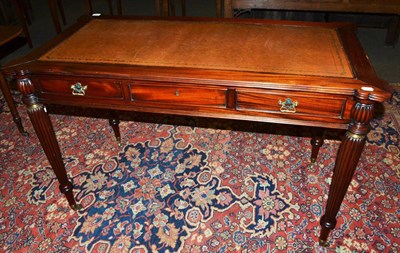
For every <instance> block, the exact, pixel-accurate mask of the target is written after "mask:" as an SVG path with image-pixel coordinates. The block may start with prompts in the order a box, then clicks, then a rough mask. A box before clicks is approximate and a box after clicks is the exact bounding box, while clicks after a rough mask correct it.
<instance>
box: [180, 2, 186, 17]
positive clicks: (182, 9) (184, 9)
mask: <svg viewBox="0 0 400 253" xmlns="http://www.w3.org/2000/svg"><path fill="white" fill-rule="evenodd" d="M181 13H182V16H183V17H184V16H186V0H181Z"/></svg>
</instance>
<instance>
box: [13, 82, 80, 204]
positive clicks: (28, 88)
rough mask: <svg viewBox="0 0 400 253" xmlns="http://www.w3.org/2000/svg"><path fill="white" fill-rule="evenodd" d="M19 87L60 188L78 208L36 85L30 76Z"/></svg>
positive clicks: (18, 84) (18, 83)
mask: <svg viewBox="0 0 400 253" xmlns="http://www.w3.org/2000/svg"><path fill="white" fill-rule="evenodd" d="M17 87H18V89H19V91H20V92H21V93H22V95H23V101H24V103H25V105H26V106H27V108H28V115H29V118H30V120H31V122H32V126H33V128H34V129H35V132H36V135H37V137H38V138H39V141H40V144H41V145H42V148H43V150H44V152H45V154H46V156H47V159H48V160H49V162H50V165H51V167H52V168H53V171H54V173H55V174H56V176H57V179H58V182H59V183H60V190H61V192H62V193H64V194H65V196H66V197H67V200H68V203H69V205H70V206H71V208H72V209H74V210H77V209H80V208H81V207H82V206H81V205H77V204H76V202H75V199H74V195H73V192H72V189H73V185H72V182H71V181H70V180H69V179H68V176H67V173H66V171H65V167H64V162H63V160H62V157H61V151H60V147H59V145H58V142H57V139H56V135H55V133H54V130H53V126H52V124H51V121H50V117H49V115H48V114H47V111H46V107H45V106H44V105H43V104H41V103H39V101H38V98H37V97H36V96H35V95H34V93H33V92H34V87H33V84H32V83H31V81H30V79H28V78H19V79H17Z"/></svg>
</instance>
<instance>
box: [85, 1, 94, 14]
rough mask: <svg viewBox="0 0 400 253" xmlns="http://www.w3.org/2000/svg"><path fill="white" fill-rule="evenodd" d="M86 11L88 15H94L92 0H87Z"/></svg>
mask: <svg viewBox="0 0 400 253" xmlns="http://www.w3.org/2000/svg"><path fill="white" fill-rule="evenodd" d="M86 13H87V14H88V15H92V14H93V5H92V0H86Z"/></svg>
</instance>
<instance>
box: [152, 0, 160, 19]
mask: <svg viewBox="0 0 400 253" xmlns="http://www.w3.org/2000/svg"><path fill="white" fill-rule="evenodd" d="M154 5H155V6H156V14H157V16H159V17H161V16H162V14H161V10H162V2H161V0H154Z"/></svg>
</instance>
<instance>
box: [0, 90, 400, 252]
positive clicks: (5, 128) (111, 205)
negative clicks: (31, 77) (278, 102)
mask: <svg viewBox="0 0 400 253" xmlns="http://www.w3.org/2000/svg"><path fill="white" fill-rule="evenodd" d="M14 97H15V99H16V102H17V105H18V109H19V111H20V113H21V117H22V120H23V123H24V125H25V128H26V130H27V131H28V132H29V133H30V136H29V137H24V136H22V135H21V134H19V132H18V130H17V128H16V126H15V125H14V123H13V121H12V117H11V114H10V113H9V110H8V107H7V105H6V104H5V102H4V99H3V98H2V97H1V99H0V252H57V253H58V252H75V253H77V252H118V253H123V252H160V253H161V252H191V253H195V252H221V253H222V252H263V253H266V252H296V253H297V252H399V247H400V246H399V244H400V225H399V224H400V221H399V217H400V211H399V204H400V202H399V192H400V187H399V186H400V184H399V183H400V152H399V142H400V140H399V130H400V125H399V124H400V90H399V89H397V91H396V93H395V95H394V97H393V99H392V100H391V101H389V102H387V103H385V104H384V108H382V110H379V112H378V114H379V115H378V119H376V120H374V121H373V122H372V131H371V132H370V133H369V135H368V142H367V144H366V146H365V149H364V153H363V155H362V158H361V160H360V163H359V166H358V169H357V171H356V174H355V176H354V179H353V181H352V182H351V185H350V187H349V189H348V194H347V195H346V197H345V199H344V201H343V204H342V206H341V210H340V213H339V215H338V222H337V227H336V229H335V230H333V232H332V233H331V237H330V241H329V242H330V246H329V247H327V248H323V247H320V246H318V235H319V231H320V226H319V218H320V217H321V215H322V214H323V212H324V205H325V203H326V199H327V193H328V190H329V183H330V179H331V175H332V169H333V165H334V160H335V156H336V150H337V148H338V146H339V143H340V141H339V140H337V138H336V133H332V134H327V140H325V144H324V145H323V146H322V147H321V150H320V153H319V156H318V159H317V162H316V163H315V164H310V155H311V150H310V135H309V133H310V132H309V130H307V129H306V128H296V127H291V128H290V127H289V132H290V133H291V134H290V135H289V136H287V135H286V134H287V132H286V133H284V132H283V131H284V130H283V129H284V127H282V126H281V125H271V124H256V123H246V122H238V121H234V122H232V121H217V120H211V121H210V120H208V121H207V120H204V119H197V118H182V117H180V118H175V117H169V116H160V115H135V119H136V120H134V121H125V120H123V121H121V124H120V128H121V134H122V136H123V138H122V139H123V145H122V147H119V146H118V145H117V143H116V142H115V138H114V136H113V132H112V130H111V128H110V127H109V125H108V120H106V119H103V118H101V117H100V118H88V117H83V116H82V115H81V110H80V109H72V111H73V112H72V114H74V112H75V114H74V115H75V116H70V115H68V116H66V115H62V114H52V115H51V120H52V122H53V125H54V128H55V131H56V135H57V138H58V140H59V143H60V147H61V150H62V154H63V158H64V161H65V164H66V169H67V172H68V174H69V176H70V178H72V179H73V182H74V185H75V189H74V194H75V196H76V199H77V201H78V202H79V203H81V204H82V205H83V209H81V210H79V211H72V210H71V209H70V208H69V206H68V203H67V201H66V199H65V198H64V195H63V194H61V193H60V191H59V189H58V182H57V180H56V178H55V175H54V173H53V171H52V170H51V168H50V166H49V164H48V161H47V159H46V157H45V155H44V153H43V151H42V148H41V146H40V144H39V142H38V139H37V138H36V136H35V134H34V131H33V129H32V127H31V125H30V122H29V119H28V117H27V115H26V112H25V108H24V106H23V105H22V104H21V102H20V98H19V96H18V95H17V94H15V95H14ZM50 110H51V108H50ZM53 110H55V111H57V110H59V108H58V109H57V108H54V109H53ZM64 112H65V111H64ZM124 115H125V116H126V117H130V116H131V115H130V114H129V113H125V114H124ZM244 129H246V130H247V131H244ZM285 129H286V127H285Z"/></svg>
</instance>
